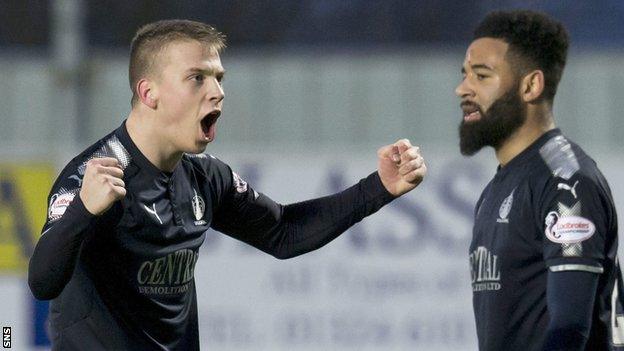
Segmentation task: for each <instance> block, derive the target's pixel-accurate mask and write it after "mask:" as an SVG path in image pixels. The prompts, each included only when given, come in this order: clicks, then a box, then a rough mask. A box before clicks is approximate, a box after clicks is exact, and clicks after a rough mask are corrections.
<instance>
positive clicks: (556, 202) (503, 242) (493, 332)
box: [469, 129, 624, 351]
mask: <svg viewBox="0 0 624 351" xmlns="http://www.w3.org/2000/svg"><path fill="white" fill-rule="evenodd" d="M469 255H470V266H471V274H472V276H471V278H472V290H473V305H474V313H475V319H476V327H477V335H478V339H479V349H480V350H522V351H528V350H541V349H542V347H543V345H544V341H545V336H546V330H547V327H548V322H549V314H548V306H547V303H546V282H547V275H548V271H549V270H550V271H551V272H562V271H569V270H573V271H586V272H591V273H595V274H599V275H600V278H599V284H598V291H597V293H596V300H595V302H594V312H593V318H592V324H591V333H590V335H589V340H588V343H587V350H624V348H621V347H622V346H623V345H624V337H623V336H624V325H622V321H624V319H622V318H623V317H622V315H621V313H622V304H621V302H620V298H619V297H618V295H619V289H620V286H621V284H622V282H621V278H620V277H621V273H620V269H619V267H618V264H617V218H616V212H615V207H614V205H613V200H612V198H611V191H610V189H609V186H608V184H607V181H606V180H605V179H604V177H603V175H602V174H601V173H600V171H599V170H598V168H597V166H596V163H595V162H594V161H593V160H592V159H591V158H590V157H589V156H588V155H587V154H585V152H584V151H583V150H582V149H581V148H580V147H579V146H578V145H576V144H574V143H572V142H570V141H569V140H567V139H566V138H565V137H564V136H563V135H562V134H561V132H560V131H559V130H558V129H554V130H551V131H549V132H547V133H545V134H544V135H543V136H541V137H540V138H539V139H538V140H537V141H536V142H535V143H533V144H532V145H531V146H529V147H528V148H527V149H526V150H524V151H523V152H522V153H520V154H519V155H518V156H516V157H515V158H513V159H512V160H511V161H510V162H509V163H508V164H507V165H506V166H504V167H502V168H501V167H499V169H498V171H497V172H496V175H495V176H494V179H492V180H491V181H490V183H489V184H488V185H487V186H486V188H485V190H484V191H483V193H482V194H481V197H480V199H479V201H478V203H477V206H476V209H475V224H474V229H473V238H472V242H471V245H470V253H469ZM570 308H574V306H570Z"/></svg>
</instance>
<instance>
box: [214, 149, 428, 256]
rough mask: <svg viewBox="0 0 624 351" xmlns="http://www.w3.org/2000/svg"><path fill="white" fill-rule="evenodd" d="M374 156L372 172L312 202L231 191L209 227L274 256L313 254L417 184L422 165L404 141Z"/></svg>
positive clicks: (417, 153)
mask: <svg viewBox="0 0 624 351" xmlns="http://www.w3.org/2000/svg"><path fill="white" fill-rule="evenodd" d="M378 156H379V171H378V172H375V173H373V174H371V175H369V176H368V177H367V178H365V179H362V180H361V181H360V182H359V183H358V184H356V185H354V186H352V187H350V188H348V189H346V190H344V191H342V192H340V193H337V194H334V195H330V196H326V197H322V198H318V199H313V200H308V201H304V202H299V203H295V204H291V205H287V206H282V205H280V204H277V203H275V202H274V201H273V200H271V199H270V198H268V197H266V196H265V195H263V194H259V195H258V194H257V193H256V192H255V191H253V189H251V188H248V187H246V185H245V190H244V191H236V190H232V191H230V194H231V195H229V196H228V197H227V199H226V200H225V203H224V204H223V206H221V208H220V209H219V211H218V212H217V214H216V215H215V220H214V222H213V227H214V228H215V229H216V230H219V231H221V232H223V233H226V234H228V235H230V236H232V237H234V238H236V239H238V240H241V241H244V242H246V243H248V244H250V245H252V246H254V247H256V248H258V249H260V250H262V251H264V252H267V253H269V254H271V255H273V256H275V257H277V258H282V259H285V258H291V257H295V256H298V255H301V254H304V253H307V252H310V251H313V250H316V249H318V248H320V247H322V246H324V245H325V244H327V243H329V242H330V241H332V240H333V239H335V238H336V237H338V236H339V235H340V234H342V233H343V232H344V231H346V230H347V229H348V228H349V227H351V226H352V225H353V224H355V223H357V222H359V221H361V220H362V219H363V218H364V217H366V216H368V215H370V214H372V213H375V212H376V211H377V210H379V209H380V208H381V207H382V206H384V205H385V204H387V203H389V202H390V201H392V200H393V199H394V198H395V197H396V196H400V195H402V194H404V193H405V192H407V191H410V190H412V189H413V188H415V187H416V186H417V185H418V184H419V183H420V182H421V181H422V179H423V177H424V174H425V172H426V166H425V165H424V161H423V159H422V157H421V156H420V153H419V151H418V150H417V148H414V147H412V146H411V145H410V144H409V141H407V140H401V141H399V142H397V143H395V144H393V145H388V146H386V147H383V148H381V149H380V150H379V152H378ZM238 189H241V188H240V187H238Z"/></svg>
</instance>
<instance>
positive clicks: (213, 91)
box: [208, 78, 225, 105]
mask: <svg viewBox="0 0 624 351" xmlns="http://www.w3.org/2000/svg"><path fill="white" fill-rule="evenodd" d="M209 85H210V88H209V89H208V99H209V100H210V102H212V103H214V104H215V105H217V104H219V103H221V101H223V99H224V98H225V93H224V92H223V86H222V85H221V83H220V82H219V81H218V80H217V79H216V78H212V79H211V84H209Z"/></svg>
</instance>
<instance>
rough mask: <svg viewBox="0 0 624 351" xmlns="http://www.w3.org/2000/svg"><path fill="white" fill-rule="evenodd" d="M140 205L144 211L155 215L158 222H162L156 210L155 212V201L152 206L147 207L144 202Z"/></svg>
mask: <svg viewBox="0 0 624 351" xmlns="http://www.w3.org/2000/svg"><path fill="white" fill-rule="evenodd" d="M142 205H143V207H144V208H145V211H147V213H151V214H153V215H154V217H156V219H157V220H158V223H160V224H163V222H162V220H161V219H160V217H159V216H158V212H156V203H153V204H152V208H149V207H147V206H146V205H145V204H142Z"/></svg>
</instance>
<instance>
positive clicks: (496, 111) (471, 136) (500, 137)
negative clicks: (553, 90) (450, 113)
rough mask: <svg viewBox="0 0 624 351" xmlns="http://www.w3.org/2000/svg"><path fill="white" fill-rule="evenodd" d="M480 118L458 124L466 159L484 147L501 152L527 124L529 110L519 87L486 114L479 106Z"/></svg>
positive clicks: (497, 102) (460, 142) (460, 141)
mask: <svg viewBox="0 0 624 351" xmlns="http://www.w3.org/2000/svg"><path fill="white" fill-rule="evenodd" d="M477 108H478V111H479V113H480V115H481V118H480V119H479V120H477V121H473V122H466V121H465V120H462V122H461V123H460V125H459V149H460V151H461V153H462V155H464V156H472V155H474V154H476V153H477V152H478V151H479V150H481V149H482V148H483V147H485V146H492V147H493V148H494V149H498V148H499V147H500V146H501V145H502V144H503V142H504V141H505V140H507V138H509V137H510V136H511V135H512V134H513V133H514V132H515V131H516V130H518V128H520V126H522V125H523V124H524V121H526V108H525V106H524V104H523V102H522V100H521V99H520V94H518V91H517V89H516V87H513V88H511V89H509V91H507V92H506V93H505V94H503V96H501V97H500V98H498V99H497V100H496V101H494V103H493V104H492V106H490V108H489V109H488V110H487V113H484V112H483V110H482V109H481V106H478V105H477Z"/></svg>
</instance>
